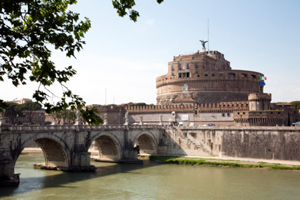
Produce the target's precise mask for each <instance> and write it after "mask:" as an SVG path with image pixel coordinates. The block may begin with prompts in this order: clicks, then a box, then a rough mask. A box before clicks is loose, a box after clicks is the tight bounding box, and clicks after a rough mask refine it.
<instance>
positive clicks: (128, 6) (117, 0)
mask: <svg viewBox="0 0 300 200" xmlns="http://www.w3.org/2000/svg"><path fill="white" fill-rule="evenodd" d="M156 1H157V3H159V4H160V3H161V2H163V1H164V0H156ZM112 4H113V6H114V8H115V9H117V13H118V15H119V16H120V17H124V16H125V15H127V14H129V18H130V19H131V20H132V21H134V22H136V21H137V18H138V17H139V16H140V14H139V12H138V11H136V10H133V9H132V7H133V6H135V0H112Z"/></svg>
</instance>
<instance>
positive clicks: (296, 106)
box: [290, 101, 300, 110]
mask: <svg viewBox="0 0 300 200" xmlns="http://www.w3.org/2000/svg"><path fill="white" fill-rule="evenodd" d="M290 104H292V105H293V106H294V109H296V110H299V109H300V101H292V102H291V103H290Z"/></svg>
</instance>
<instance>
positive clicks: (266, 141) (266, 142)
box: [164, 127, 300, 161]
mask: <svg viewBox="0 0 300 200" xmlns="http://www.w3.org/2000/svg"><path fill="white" fill-rule="evenodd" d="M166 132H167V133H168V136H169V137H170V138H164V145H165V146H166V147H165V148H166V150H165V152H166V153H167V154H169V155H193V156H202V155H205V154H206V155H210V156H215V157H219V156H220V157H238V158H257V159H275V160H296V161H300V127H176V128H175V127H170V128H168V129H166Z"/></svg>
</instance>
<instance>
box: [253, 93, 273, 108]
mask: <svg viewBox="0 0 300 200" xmlns="http://www.w3.org/2000/svg"><path fill="white" fill-rule="evenodd" d="M248 101H249V111H257V110H270V102H271V94H270V93H268V94H267V93H253V94H249V96H248Z"/></svg>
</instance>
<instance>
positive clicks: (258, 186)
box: [0, 155, 300, 200]
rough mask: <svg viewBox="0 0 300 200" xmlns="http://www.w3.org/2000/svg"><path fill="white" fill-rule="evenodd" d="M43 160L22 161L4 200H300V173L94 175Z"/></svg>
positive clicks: (161, 169) (171, 168)
mask: <svg viewBox="0 0 300 200" xmlns="http://www.w3.org/2000/svg"><path fill="white" fill-rule="evenodd" d="M43 160H44V158H43V156H40V155H21V156H20V157H19V159H18V161H17V164H16V169H15V173H21V182H20V185H19V187H15V188H11V187H4V188H0V198H1V200H12V199H13V200H16V199H22V200H35V199H55V200H60V199H64V200H66V199H73V200H77V199H86V200H88V199H122V200H123V199H156V200H162V199H172V200H173V199H205V200H206V199H207V200H211V199H218V200H219V199H244V200H245V199H251V200H252V199H260V200H261V199H268V200H269V199H280V200H283V199H289V200H290V199H300V173H299V172H291V171H271V170H257V169H240V168H219V167H203V166H184V165H172V164H156V163H154V162H151V161H145V162H144V164H143V165H139V164H136V165H131V164H115V163H92V164H93V165H96V166H97V167H99V169H98V171H96V172H94V173H67V172H60V171H46V170H35V169H33V164H34V163H38V162H43Z"/></svg>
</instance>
